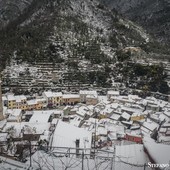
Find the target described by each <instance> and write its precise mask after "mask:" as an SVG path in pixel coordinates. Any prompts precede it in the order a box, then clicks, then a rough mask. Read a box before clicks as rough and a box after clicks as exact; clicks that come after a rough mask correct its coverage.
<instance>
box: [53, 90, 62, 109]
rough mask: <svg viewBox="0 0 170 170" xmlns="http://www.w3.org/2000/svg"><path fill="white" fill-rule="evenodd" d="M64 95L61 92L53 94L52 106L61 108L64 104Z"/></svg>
mask: <svg viewBox="0 0 170 170" xmlns="http://www.w3.org/2000/svg"><path fill="white" fill-rule="evenodd" d="M62 100H63V94H62V93H61V92H58V93H52V104H53V105H54V106H60V105H61V104H62Z"/></svg>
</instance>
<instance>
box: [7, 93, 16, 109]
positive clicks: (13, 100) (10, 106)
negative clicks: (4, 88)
mask: <svg viewBox="0 0 170 170" xmlns="http://www.w3.org/2000/svg"><path fill="white" fill-rule="evenodd" d="M7 101H8V109H16V98H15V96H14V95H7Z"/></svg>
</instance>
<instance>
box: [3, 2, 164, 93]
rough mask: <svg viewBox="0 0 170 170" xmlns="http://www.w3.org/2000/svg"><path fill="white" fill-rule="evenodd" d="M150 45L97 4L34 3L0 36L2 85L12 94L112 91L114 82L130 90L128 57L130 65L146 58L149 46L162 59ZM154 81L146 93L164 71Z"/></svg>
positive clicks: (130, 25)
mask: <svg viewBox="0 0 170 170" xmlns="http://www.w3.org/2000/svg"><path fill="white" fill-rule="evenodd" d="M154 44H155V41H154V39H153V37H152V36H150V35H149V34H147V33H146V31H145V30H144V29H143V28H142V27H140V26H138V25H136V24H135V23H134V22H131V21H130V20H128V19H125V18H124V17H122V16H121V15H119V14H118V13H117V11H115V10H108V8H106V7H105V6H104V5H103V4H102V3H99V1H97V0H87V1H84V0H80V1H76V0H64V1H60V0H42V1H36V0H34V1H32V3H30V5H28V6H27V8H26V9H23V11H22V13H21V14H20V15H19V16H18V17H16V19H12V20H11V22H10V23H9V24H8V25H6V26H5V27H3V29H2V30H1V32H0V56H1V61H2V65H1V67H3V68H5V66H7V67H6V70H4V72H3V75H4V77H5V78H4V81H3V82H4V85H5V87H9V86H10V87H14V88H16V87H17V88H18V87H20V88H21V87H24V88H28V87H35V88H39V87H41V88H47V87H48V88H51V87H59V86H61V87H64V86H70V84H71V85H72V86H74V87H75V86H78V87H82V85H83V86H84V85H87V86H88V87H89V86H90V87H91V86H97V87H112V86H113V84H114V82H115V81H119V82H120V84H121V86H124V83H125V84H131V83H130V82H129V76H131V77H133V78H131V79H130V80H131V81H133V82H134V81H135V79H136V77H134V76H132V75H131V72H133V71H134V70H133V69H132V70H131V69H128V66H127V64H124V62H125V61H126V60H129V59H131V57H133V56H134V55H135V57H133V58H134V59H135V60H137V59H141V58H145V59H146V58H148V57H149V56H150V51H149V50H148V48H150V46H151V45H152V50H151V51H152V52H153V51H154V50H158V52H159V53H158V56H162V54H161V55H160V51H161V50H162V47H161V46H160V44H158V45H157V46H155V47H154V46H153V45H154ZM131 47H132V48H131ZM133 47H134V48H133ZM158 47H160V49H161V50H159V48H158ZM134 52H135V54H133V53H134ZM11 59H12V60H11ZM13 61H14V62H13ZM117 62H118V63H117ZM119 62H121V63H119ZM24 63H28V64H29V67H28V65H26V67H25V66H24ZM122 65H123V67H122ZM15 67H16V69H15ZM19 67H21V69H19ZM22 67H24V68H22ZM33 68H34V69H33ZM123 68H124V69H123ZM133 68H135V67H133ZM1 69H2V68H1ZM127 69H128V71H127ZM150 69H152V68H147V69H146V70H148V71H150ZM158 71H159V68H158V69H157V70H155V71H154V72H156V74H157V73H158ZM127 74H128V75H127ZM154 74H155V73H154ZM160 75H161V76H160ZM136 76H138V75H136ZM141 76H144V75H143V74H142V75H141ZM150 76H153V75H150V74H148V77H147V78H148V79H150ZM157 77H158V76H157V75H155V77H154V78H153V79H151V80H150V81H151V84H149V85H148V84H147V85H148V86H149V87H148V89H150V88H151V89H152V86H153V84H154V82H155V81H159V83H158V87H157V88H156V89H154V90H160V86H161V82H160V81H163V79H164V71H163V70H162V71H161V72H159V80H158V79H157ZM147 78H146V80H145V83H144V84H142V85H140V88H143V86H144V85H146V83H148V80H147ZM122 83H123V84H122ZM135 86H136V85H135ZM141 86H142V87H141ZM150 86H151V87H150Z"/></svg>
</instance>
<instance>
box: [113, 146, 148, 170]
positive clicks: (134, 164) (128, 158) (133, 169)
mask: <svg viewBox="0 0 170 170" xmlns="http://www.w3.org/2000/svg"><path fill="white" fill-rule="evenodd" d="M115 157H116V158H115V159H116V161H115V162H116V164H115V169H116V170H125V169H126V170H143V169H144V164H145V163H147V162H149V159H148V157H147V155H146V154H145V152H144V148H143V145H140V144H131V145H121V146H118V145H117V146H116V155H115ZM148 169H149V168H148V167H146V170H148Z"/></svg>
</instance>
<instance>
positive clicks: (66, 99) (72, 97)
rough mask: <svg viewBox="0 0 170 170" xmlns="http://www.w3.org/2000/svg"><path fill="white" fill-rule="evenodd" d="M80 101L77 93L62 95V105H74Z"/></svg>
mask: <svg viewBox="0 0 170 170" xmlns="http://www.w3.org/2000/svg"><path fill="white" fill-rule="evenodd" d="M76 103H80V95H78V94H64V95H63V101H62V104H63V105H74V104H76Z"/></svg>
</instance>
